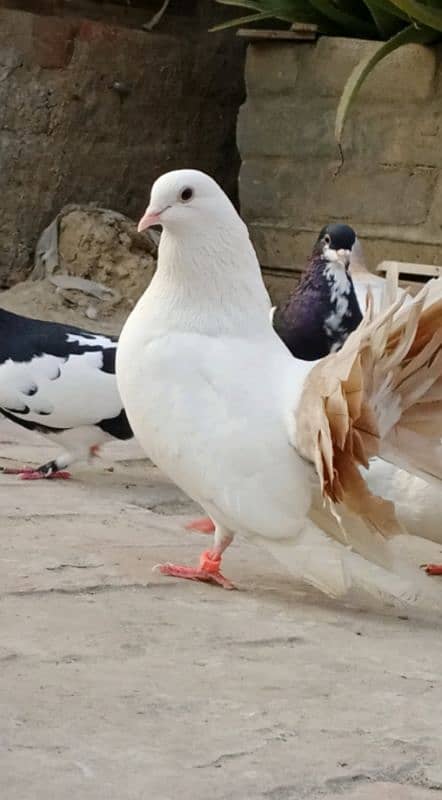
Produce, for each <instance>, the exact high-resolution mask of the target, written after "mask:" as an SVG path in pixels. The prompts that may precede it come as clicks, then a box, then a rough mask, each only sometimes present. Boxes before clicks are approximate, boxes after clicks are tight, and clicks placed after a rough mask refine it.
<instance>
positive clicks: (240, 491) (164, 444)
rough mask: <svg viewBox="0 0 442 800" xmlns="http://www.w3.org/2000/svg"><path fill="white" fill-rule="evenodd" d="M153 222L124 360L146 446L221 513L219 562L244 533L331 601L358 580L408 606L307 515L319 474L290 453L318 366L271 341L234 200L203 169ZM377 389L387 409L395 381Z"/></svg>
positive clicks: (149, 216) (381, 573)
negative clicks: (148, 261)
mask: <svg viewBox="0 0 442 800" xmlns="http://www.w3.org/2000/svg"><path fill="white" fill-rule="evenodd" d="M187 183H188V184H189V185H191V186H193V187H196V189H195V192H194V195H195V196H193V189H192V190H190V189H188V188H185V189H183V186H184V187H185V186H186V184H187ZM189 192H190V198H191V199H192V202H191V203H190V205H186V203H187V200H188V197H187V194H188V193H189ZM180 198H181V200H180ZM184 198H185V199H184ZM181 203H182V206H181ZM159 219H160V220H161V222H162V224H163V226H164V230H163V235H162V237H161V242H160V247H159V259H158V269H157V272H156V275H155V276H154V279H153V281H152V283H151V285H150V287H149V289H148V290H147V292H146V293H145V294H144V296H143V297H142V298H141V299H140V301H139V302H138V304H137V306H136V307H135V309H134V311H133V312H132V313H131V315H130V317H129V319H128V321H127V323H126V325H125V326H124V328H123V331H122V333H121V336H120V340H119V347H118V351H117V362H116V368H117V381H118V386H119V390H120V394H121V397H122V400H123V404H124V407H125V409H126V412H127V415H128V418H129V422H130V424H131V426H132V428H133V430H134V432H135V435H136V436H137V438H138V440H139V442H140V444H141V446H142V447H143V448H144V449H145V451H146V452H147V454H148V455H149V456H150V458H151V459H152V460H153V461H154V462H155V463H156V464H157V465H158V466H159V467H160V468H161V469H163V470H164V471H165V472H166V473H167V474H168V475H169V476H170V477H171V478H172V480H174V481H175V482H176V483H177V484H178V485H180V486H181V487H182V488H183V489H184V491H186V492H187V493H188V494H189V495H190V496H191V497H192V498H193V499H194V500H196V501H197V502H199V503H200V504H201V505H202V506H203V508H204V509H205V511H206V512H207V513H208V514H210V516H211V517H212V518H213V520H214V522H215V524H216V528H217V530H216V532H215V544H217V543H220V542H221V543H222V542H223V541H225V542H226V543H225V544H224V545H222V546H221V547H220V548H218V551H217V553H218V557H219V556H220V553H221V552H222V551H223V549H225V547H226V545H227V544H228V542H229V541H231V538H232V536H233V534H234V533H237V532H238V533H240V534H242V535H243V536H246V537H248V538H249V539H252V540H254V541H259V542H260V543H261V544H264V546H266V547H267V548H268V549H269V550H270V552H272V553H273V554H274V555H275V556H276V557H277V558H279V559H280V560H282V561H283V562H284V563H285V564H286V565H287V566H288V568H289V569H290V570H291V571H292V572H293V573H294V574H295V575H298V577H303V578H304V579H305V580H307V581H309V582H310V583H312V584H314V585H316V586H318V587H319V588H321V589H323V590H324V591H327V592H328V593H329V594H332V595H340V594H343V593H345V592H346V591H347V589H348V588H349V587H350V586H351V585H352V584H356V585H358V586H359V587H360V588H368V589H369V591H370V590H373V591H374V594H376V595H377V596H378V595H379V593H381V594H382V593H386V594H390V596H396V597H400V598H401V599H403V598H409V597H410V596H411V595H412V594H413V591H412V590H411V592H410V586H409V585H408V584H407V583H404V581H402V579H401V578H398V577H397V576H395V575H393V573H391V572H388V571H386V570H384V569H382V568H381V567H379V566H377V565H375V564H371V563H369V562H367V561H365V560H364V559H363V558H361V557H360V556H359V555H357V554H356V553H353V552H350V551H349V550H348V549H347V548H346V547H345V546H343V545H342V544H339V542H336V541H331V540H330V539H329V538H328V536H327V535H326V534H325V533H323V531H322V530H320V528H318V527H317V525H314V524H313V523H312V522H311V521H310V520H309V519H308V517H307V515H308V513H309V509H310V506H311V502H312V490H313V483H314V478H315V471H314V469H313V466H312V463H311V461H312V460H313V459H311V460H310V463H309V460H308V459H307V458H305V457H302V456H301V455H300V453H299V452H298V449H295V447H294V444H296V442H297V439H299V436H298V433H299V435H301V434H302V433H303V431H299V432H298V431H296V428H295V425H296V423H295V419H296V410H297V407H298V404H300V400H301V395H302V393H303V391H304V388H305V386H306V379H307V378H308V376H309V373H310V372H311V371H312V369H313V368H314V366H315V362H303V361H298V360H296V359H294V358H293V357H292V356H291V354H290V353H289V351H288V350H287V349H286V348H285V346H284V345H283V343H282V342H281V341H280V340H279V338H278V337H277V335H276V334H275V333H274V331H273V329H272V326H271V322H270V317H269V309H270V301H269V298H268V295H267V292H266V290H265V288H264V285H263V282H262V277H261V273H260V270H259V266H258V262H257V259H256V255H255V252H254V250H253V247H252V245H251V243H250V240H249V237H248V233H247V229H246V227H245V225H244V224H243V223H242V221H241V220H240V218H239V217H238V216H237V214H236V212H235V211H234V209H233V207H232V206H231V204H230V202H229V200H228V199H227V198H226V196H225V195H224V194H223V193H222V192H221V191H220V189H219V187H217V185H216V184H215V183H214V181H212V180H211V179H209V178H208V177H207V176H204V175H202V174H201V173H198V172H196V171H193V170H185V171H177V172H175V173H169V174H168V175H165V176H162V178H160V179H159V180H158V181H157V183H156V184H155V186H154V188H153V191H152V195H151V205H150V207H149V209H148V210H147V212H146V215H145V220H147V223H146V224H155V223H156V222H157V220H159ZM140 225H141V223H140ZM347 351H348V348H347ZM337 357H339V354H337V356H333V358H337ZM340 363H341V362H340ZM309 385H310V386H311V387H313V384H312V383H311V382H310V383H309ZM383 391H384V392H387V394H386V395H385V396H386V402H387V401H388V400H389V398H390V396H391V391H390V389H389V387H388V385H387V384H386V385H385V386H384V387H383ZM315 402H316V401H315ZM391 402H392V413H393V411H394V413H395V411H396V408H395V406H396V403H395V398H394V397H393V398H392V401H391ZM314 411H315V409H312V412H314ZM303 412H304V415H305V413H306V412H308V409H307V408H306V407H305V404H304V407H303ZM304 419H305V416H304ZM296 447H297V448H298V444H296ZM299 448H300V449H301V452H302V446H301V444H300V445H299ZM308 458H310V457H308ZM316 484H317V479H316ZM326 529H327V528H326ZM332 535H333V534H332ZM338 538H339V537H338ZM170 574H171V573H170Z"/></svg>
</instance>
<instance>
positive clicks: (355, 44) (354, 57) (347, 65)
mask: <svg viewBox="0 0 442 800" xmlns="http://www.w3.org/2000/svg"><path fill="white" fill-rule="evenodd" d="M379 46H380V45H379V42H371V41H363V40H360V39H344V38H339V37H335V38H332V37H328V36H322V37H321V38H320V39H318V42H317V43H316V45H315V46H314V47H312V48H311V59H310V60H309V63H306V68H305V69H304V70H303V71H302V73H301V74H300V75H299V78H298V88H300V89H301V87H302V89H303V90H305V91H306V92H307V93H309V92H310V91H311V89H312V88H313V87H314V90H315V91H316V92H318V93H319V94H321V95H332V96H339V95H340V94H341V92H342V89H343V87H344V85H345V82H346V81H347V78H348V77H349V75H350V72H351V71H352V69H353V68H354V67H355V66H356V65H357V64H358V63H359V61H361V60H362V59H363V58H365V57H366V56H368V55H369V54H371V53H373V52H375V50H376V48H377V47H379ZM436 67H437V48H434V47H425V46H424V45H418V44H409V45H405V46H404V47H401V48H400V49H398V50H396V51H395V52H394V53H392V54H391V55H389V56H387V57H386V58H385V59H384V60H382V61H381V62H380V63H379V64H378V65H377V66H376V67H375V69H374V71H373V73H372V75H370V77H369V78H368V79H367V80H366V82H365V83H364V85H363V86H362V88H361V92H360V95H359V98H358V101H357V102H359V103H362V102H364V100H368V99H370V100H375V101H377V102H379V101H380V100H381V99H383V100H396V101H398V102H400V103H402V102H403V100H404V99H406V100H407V101H409V100H426V99H427V98H428V97H430V96H431V94H432V92H433V90H434V78H435V74H436Z"/></svg>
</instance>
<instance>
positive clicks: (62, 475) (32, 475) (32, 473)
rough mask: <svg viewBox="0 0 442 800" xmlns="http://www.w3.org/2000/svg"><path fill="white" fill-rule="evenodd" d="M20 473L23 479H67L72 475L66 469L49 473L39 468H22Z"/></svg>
mask: <svg viewBox="0 0 442 800" xmlns="http://www.w3.org/2000/svg"><path fill="white" fill-rule="evenodd" d="M18 474H19V475H20V478H21V480H22V481H42V480H47V481H56V480H61V481H67V480H69V478H71V477H72V475H71V473H70V472H65V471H64V470H57V472H51V473H50V474H49V475H48V474H47V473H45V472H40V470H38V469H27V470H20V471H19V472H18Z"/></svg>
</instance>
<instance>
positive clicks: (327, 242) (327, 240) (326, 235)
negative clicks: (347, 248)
mask: <svg viewBox="0 0 442 800" xmlns="http://www.w3.org/2000/svg"><path fill="white" fill-rule="evenodd" d="M324 242H325V244H330V242H331V239H330V236H329V235H328V233H326V234H325V236H324Z"/></svg>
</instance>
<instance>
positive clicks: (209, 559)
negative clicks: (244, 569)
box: [154, 550, 236, 590]
mask: <svg viewBox="0 0 442 800" xmlns="http://www.w3.org/2000/svg"><path fill="white" fill-rule="evenodd" d="M220 565H221V556H220V555H218V554H217V553H215V552H214V551H211V550H206V551H205V552H204V553H202V554H201V556H200V564H199V567H185V566H182V565H180V564H169V563H167V564H158V566H157V567H154V571H156V570H157V571H158V572H161V574H162V575H168V576H169V577H171V578H185V579H186V580H189V581H203V582H205V583H214V584H216V585H217V586H222V588H223V589H229V590H230V589H236V586H235V584H233V583H232V581H229V579H228V578H226V577H225V576H224V575H223V574H222V573H221V572H220Z"/></svg>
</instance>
